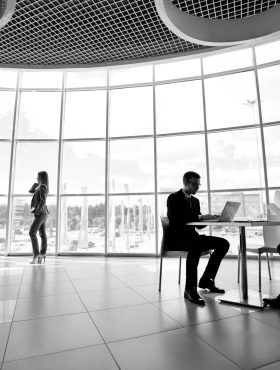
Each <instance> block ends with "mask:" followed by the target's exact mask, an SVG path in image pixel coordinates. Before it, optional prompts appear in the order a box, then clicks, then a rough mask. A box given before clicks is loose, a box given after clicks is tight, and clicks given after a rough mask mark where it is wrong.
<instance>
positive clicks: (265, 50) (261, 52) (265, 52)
mask: <svg viewBox="0 0 280 370" xmlns="http://www.w3.org/2000/svg"><path fill="white" fill-rule="evenodd" d="M256 59H257V63H258V64H262V63H269V62H273V61H275V60H280V41H274V42H270V43H268V44H263V45H259V46H256Z"/></svg>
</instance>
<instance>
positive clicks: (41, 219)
mask: <svg viewBox="0 0 280 370" xmlns="http://www.w3.org/2000/svg"><path fill="white" fill-rule="evenodd" d="M47 217H48V215H47V214H44V213H43V214H40V215H39V216H35V215H34V220H33V222H32V224H31V226H30V229H29V236H30V239H31V243H32V250H33V256H34V257H36V256H38V254H39V245H38V239H37V236H36V234H37V232H38V230H39V229H40V227H41V225H42V224H43V223H45V221H46V219H47ZM45 233H46V230H45ZM45 240H47V239H45Z"/></svg>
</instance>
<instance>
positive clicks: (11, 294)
mask: <svg viewBox="0 0 280 370" xmlns="http://www.w3.org/2000/svg"><path fill="white" fill-rule="evenodd" d="M18 290H19V285H18V284H16V285H1V286H0V301H8V300H11V299H17V296H18Z"/></svg>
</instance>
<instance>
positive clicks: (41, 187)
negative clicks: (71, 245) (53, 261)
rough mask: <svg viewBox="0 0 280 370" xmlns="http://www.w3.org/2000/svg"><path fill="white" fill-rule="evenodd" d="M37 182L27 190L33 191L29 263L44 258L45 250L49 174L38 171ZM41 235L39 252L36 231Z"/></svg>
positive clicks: (40, 260) (39, 261)
mask: <svg viewBox="0 0 280 370" xmlns="http://www.w3.org/2000/svg"><path fill="white" fill-rule="evenodd" d="M37 180H38V182H37V183H34V184H33V185H32V187H31V189H30V190H29V193H33V194H34V195H33V197H32V200H31V210H30V211H31V213H34V220H33V222H32V224H31V226H30V230H29V236H30V239H31V243H32V249H33V259H32V260H31V261H30V263H32V264H34V263H36V262H38V263H41V262H42V260H43V259H44V262H45V259H46V251H47V234H46V221H47V218H48V214H49V211H48V208H47V205H46V200H47V196H48V192H49V176H48V173H47V172H46V171H41V172H38V177H37ZM38 231H39V235H40V237H41V250H40V253H39V245H38V239H37V236H36V234H37V232H38Z"/></svg>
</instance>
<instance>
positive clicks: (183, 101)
mask: <svg viewBox="0 0 280 370" xmlns="http://www.w3.org/2000/svg"><path fill="white" fill-rule="evenodd" d="M156 124H157V134H164V133H169V132H180V131H181V132H185V131H198V130H203V129H204V117H203V102H202V86H201V81H200V80H199V81H192V82H181V83H175V84H166V85H159V86H157V87H156Z"/></svg>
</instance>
